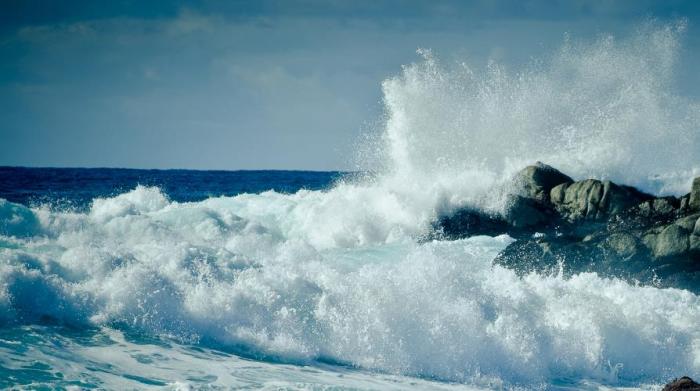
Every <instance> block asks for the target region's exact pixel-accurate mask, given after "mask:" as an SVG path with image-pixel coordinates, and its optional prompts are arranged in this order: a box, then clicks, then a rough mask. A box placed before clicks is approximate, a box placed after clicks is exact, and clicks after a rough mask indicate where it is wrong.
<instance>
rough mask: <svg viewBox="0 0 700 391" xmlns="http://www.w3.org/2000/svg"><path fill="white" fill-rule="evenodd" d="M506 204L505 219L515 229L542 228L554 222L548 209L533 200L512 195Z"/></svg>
mask: <svg viewBox="0 0 700 391" xmlns="http://www.w3.org/2000/svg"><path fill="white" fill-rule="evenodd" d="M506 202H507V205H508V206H507V208H506V212H505V219H506V221H507V222H508V224H510V225H511V226H513V227H515V228H525V227H535V226H542V225H546V224H547V223H548V222H550V221H551V220H552V213H551V212H550V211H549V210H548V208H547V207H546V206H544V204H542V203H540V202H538V201H536V200H534V199H532V198H526V197H523V196H518V195H510V196H508V199H507V201H506Z"/></svg>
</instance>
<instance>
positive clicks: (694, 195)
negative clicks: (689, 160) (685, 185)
mask: <svg viewBox="0 0 700 391" xmlns="http://www.w3.org/2000/svg"><path fill="white" fill-rule="evenodd" d="M688 208H689V209H690V210H700V177H697V178H695V179H694V180H693V186H692V188H691V190H690V197H689V199H688Z"/></svg>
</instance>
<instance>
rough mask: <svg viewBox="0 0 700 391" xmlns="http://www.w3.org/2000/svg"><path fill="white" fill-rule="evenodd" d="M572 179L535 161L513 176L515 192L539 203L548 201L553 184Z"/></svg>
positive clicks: (569, 181) (567, 181) (568, 181)
mask: <svg viewBox="0 0 700 391" xmlns="http://www.w3.org/2000/svg"><path fill="white" fill-rule="evenodd" d="M573 181H574V180H573V179H571V178H570V177H569V176H568V175H565V174H563V173H562V172H561V171H559V170H557V169H556V168H554V167H552V166H548V165H546V164H544V163H542V162H536V163H535V164H533V165H531V166H527V167H525V168H524V169H522V170H521V171H520V172H518V173H517V174H516V175H515V177H514V185H515V188H516V190H517V194H518V195H520V196H522V197H525V198H529V199H532V200H535V201H538V202H541V203H545V202H548V201H549V192H550V191H551V190H552V188H554V186H557V185H560V184H562V183H571V182H573Z"/></svg>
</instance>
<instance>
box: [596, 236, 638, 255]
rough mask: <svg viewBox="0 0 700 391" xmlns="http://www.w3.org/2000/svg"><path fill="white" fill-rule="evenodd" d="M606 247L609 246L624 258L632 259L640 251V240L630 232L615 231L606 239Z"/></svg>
mask: <svg viewBox="0 0 700 391" xmlns="http://www.w3.org/2000/svg"><path fill="white" fill-rule="evenodd" d="M604 248H609V249H611V250H612V251H614V252H615V254H617V255H618V256H619V257H621V258H623V259H630V258H633V257H634V256H636V255H637V254H638V253H639V240H638V239H637V238H636V237H635V236H634V235H632V234H629V233H624V232H621V233H613V234H610V235H609V236H608V237H607V238H605V241H604Z"/></svg>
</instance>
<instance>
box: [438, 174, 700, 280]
mask: <svg viewBox="0 0 700 391" xmlns="http://www.w3.org/2000/svg"><path fill="white" fill-rule="evenodd" d="M693 186H694V187H693V191H692V192H691V193H689V194H688V195H686V196H684V197H681V198H680V199H679V198H676V197H653V196H651V195H649V194H645V193H643V192H641V191H639V190H637V189H635V188H633V187H629V186H622V185H617V184H615V183H612V182H610V181H600V180H596V179H586V180H582V181H577V182H574V181H573V180H572V179H571V178H570V177H568V176H566V175H564V174H562V173H561V172H559V171H558V170H556V169H554V168H552V167H550V166H547V165H545V164H542V163H539V162H538V163H536V164H535V165H532V166H528V167H526V168H525V169H523V170H522V171H520V172H519V173H518V174H516V176H515V177H514V183H513V184H512V186H511V187H509V188H507V189H506V191H507V193H506V201H507V207H506V209H505V210H504V211H503V214H502V215H501V214H489V213H485V212H483V211H479V210H475V209H462V210H459V211H457V212H456V213H454V214H453V215H451V216H443V217H440V218H439V219H438V220H437V221H436V223H434V231H433V232H434V233H435V235H436V236H435V237H438V238H462V237H466V236H471V235H480V234H481V235H484V234H485V235H498V234H502V233H507V234H508V235H510V236H511V237H513V238H515V239H516V241H514V242H513V243H511V244H510V245H508V246H507V247H506V248H505V249H504V250H503V251H502V252H501V253H500V254H499V255H498V256H497V257H496V259H495V260H494V263H495V264H499V265H502V266H504V267H508V268H511V269H514V270H515V271H516V272H517V273H518V274H526V273H529V272H533V271H535V272H540V273H551V272H554V273H559V272H560V271H561V272H563V273H564V275H571V274H575V273H580V272H596V273H599V274H601V275H603V276H609V277H616V278H622V279H626V280H628V281H630V282H634V283H642V284H654V286H659V287H676V288H679V289H688V290H690V291H692V292H695V293H700V209H696V210H695V211H693V209H692V208H691V204H692V205H695V203H694V202H695V201H696V200H700V178H698V179H696V180H695V182H694V183H693ZM691 200H692V201H693V202H691Z"/></svg>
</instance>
